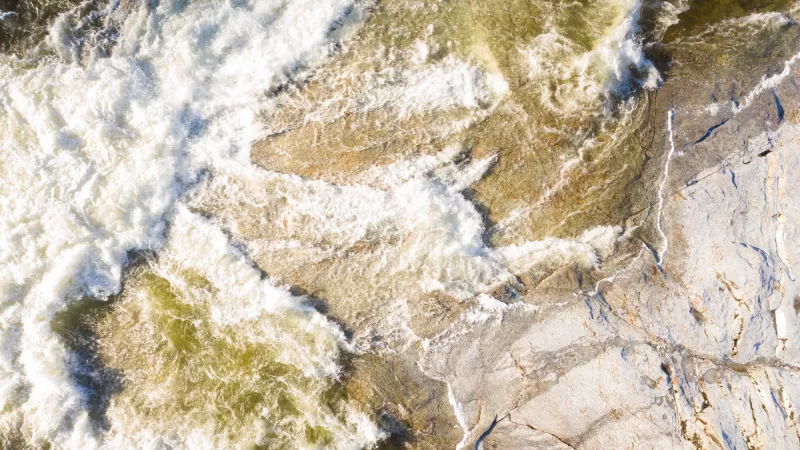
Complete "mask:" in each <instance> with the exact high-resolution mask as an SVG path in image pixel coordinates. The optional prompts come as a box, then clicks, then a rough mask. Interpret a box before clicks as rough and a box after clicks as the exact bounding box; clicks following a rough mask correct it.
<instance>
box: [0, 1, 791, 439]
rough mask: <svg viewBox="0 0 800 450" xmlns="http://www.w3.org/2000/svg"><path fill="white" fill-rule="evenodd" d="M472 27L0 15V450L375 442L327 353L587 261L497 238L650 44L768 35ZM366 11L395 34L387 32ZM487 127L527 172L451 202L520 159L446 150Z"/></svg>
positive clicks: (383, 432)
mask: <svg viewBox="0 0 800 450" xmlns="http://www.w3.org/2000/svg"><path fill="white" fill-rule="evenodd" d="M462 6H463V5H462ZM491 6H492V8H495V10H492V11H490V12H486V14H483V12H482V11H480V10H474V11H472V12H471V13H470V14H474V16H475V17H478V16H481V15H482V14H483V19H485V23H481V24H480V25H476V26H475V28H474V29H470V30H469V31H465V27H464V26H461V25H459V23H460V22H459V21H461V20H462V19H460V18H459V16H458V14H459V13H458V10H457V8H459V7H461V6H458V5H456V6H455V8H456V9H452V8H453V6H452V5H451V6H448V5H447V4H442V5H440V6H437V5H436V4H428V3H424V4H422V3H420V4H419V5H418V6H417V5H416V4H415V3H413V2H405V1H404V0H403V1H398V2H391V1H389V2H382V3H380V4H375V3H371V2H368V1H361V0H313V1H312V0H229V1H217V0H213V1H207V0H196V1H185V0H162V1H160V2H159V1H125V0H122V1H120V0H116V1H111V2H110V3H108V4H105V3H101V2H84V3H80V4H77V3H75V4H70V3H68V2H60V3H57V4H56V3H53V4H50V3H47V2H43V3H35V2H29V3H14V2H0V9H2V10H3V12H0V18H1V20H2V22H0V40H2V42H0V50H2V51H3V54H2V55H0V299H1V300H0V317H2V319H0V405H1V406H0V436H1V438H0V442H2V443H3V445H4V446H5V447H8V448H26V447H31V448H76V449H77V448H80V449H86V448H176V449H178V448H232V447H237V446H238V447H240V448H253V447H263V448H342V449H351V448H352V449H356V448H368V447H371V446H374V445H378V444H380V443H382V442H383V443H384V444H385V443H386V442H387V441H386V439H387V438H388V437H389V435H390V432H392V431H393V430H389V429H387V426H386V424H385V421H382V420H381V415H380V405H376V404H375V403H374V402H372V401H369V400H367V399H366V398H367V397H368V396H364V397H363V398H360V397H359V396H357V395H354V394H353V392H351V391H349V390H348V389H346V388H345V386H346V385H347V383H348V380H347V378H348V369H347V367H348V365H349V364H350V363H351V361H352V360H354V359H355V360H357V359H359V358H361V357H363V356H364V355H369V354H380V353H381V352H383V351H397V348H401V347H402V346H403V345H408V342H413V341H418V340H419V339H420V337H419V336H415V335H414V333H413V332H410V331H409V330H408V325H407V323H406V321H407V320H409V319H408V317H407V315H406V313H404V312H403V311H405V310H406V309H407V308H408V307H409V306H408V305H409V302H411V303H413V302H414V301H415V299H419V298H423V297H425V296H429V295H433V294H434V293H435V294H436V295H444V296H447V297H449V298H453V299H456V301H460V302H468V301H470V300H471V299H475V298H478V299H479V303H480V305H483V307H485V308H488V309H491V308H492V307H493V306H492V305H493V303H492V301H493V300H491V298H490V297H489V295H494V294H493V293H495V292H497V291H498V289H499V290H500V291H503V290H504V289H505V290H506V291H508V290H509V289H511V290H513V289H514V286H515V283H518V280H517V277H516V275H515V274H517V273H520V272H521V271H534V272H536V273H540V274H547V273H549V272H551V271H552V270H554V269H556V268H558V267H561V266H563V265H564V264H567V263H575V264H578V265H580V266H581V267H585V268H592V267H594V266H595V265H596V264H598V261H599V260H602V259H603V258H605V257H607V256H608V255H609V254H610V249H611V248H612V247H613V245H614V242H615V240H616V239H617V237H618V236H619V234H620V233H621V232H622V230H621V229H620V228H619V227H617V226H614V225H612V224H606V225H603V226H594V225H598V224H593V223H592V224H589V225H592V226H587V227H584V229H583V230H581V232H580V233H577V234H573V235H571V236H570V235H569V233H560V232H553V233H547V234H550V235H552V236H556V237H541V238H540V237H539V236H538V235H536V234H524V233H523V234H521V235H519V236H521V238H519V237H518V238H514V237H513V236H515V234H514V233H519V232H520V231H519V230H522V229H527V228H532V229H537V230H541V229H545V227H544V226H542V227H533V226H531V223H532V222H531V221H533V222H535V220H536V214H538V212H539V211H541V210H542V208H543V206H542V205H544V204H553V205H556V206H558V205H560V204H561V203H559V202H560V201H561V200H559V198H560V197H559V195H560V194H559V192H561V191H562V190H564V189H566V186H567V185H568V184H569V182H570V180H574V179H576V178H579V177H584V176H590V174H588V173H587V172H586V171H585V170H584V169H583V168H582V167H583V165H584V164H585V163H586V162H587V161H590V160H594V159H598V158H599V159H600V160H603V158H605V157H606V156H604V155H610V154H613V153H614V152H623V151H624V149H623V148H622V147H621V146H622V143H623V142H626V140H627V139H628V138H629V137H630V134H631V133H633V132H635V131H636V130H637V129H639V127H640V125H641V123H642V122H643V121H645V120H646V116H647V113H646V107H647V97H648V93H652V92H654V91H655V90H657V89H658V88H659V86H660V85H661V84H662V83H663V82H664V80H665V79H666V78H667V77H668V75H669V72H668V70H667V69H668V67H669V61H668V57H666V56H665V54H666V50H664V48H663V45H662V44H661V42H662V40H664V39H667V38H669V39H672V40H673V41H674V42H675V44H674V45H684V46H689V45H691V39H695V40H697V41H703V42H711V41H713V40H715V39H717V40H726V39H728V38H727V37H726V36H725V35H726V33H734V31H735V30H734V29H735V28H736V27H745V28H746V27H752V28H754V29H757V32H761V30H763V29H764V28H763V27H766V26H776V27H785V26H788V24H789V23H792V21H793V19H792V18H791V17H790V16H788V15H787V14H790V13H789V12H787V11H788V9H787V8H788V7H787V6H786V5H778V6H777V9H776V11H772V12H765V13H763V14H764V15H763V17H762V16H757V15H748V14H745V13H741V14H734V15H732V16H731V17H723V18H722V19H721V20H728V21H731V23H734V22H735V21H737V20H738V21H739V22H736V25H735V26H734V25H730V26H728V25H725V22H724V21H723V22H719V24H717V25H714V27H716V28H714V27H711V28H708V27H703V28H701V29H696V28H697V27H698V26H700V25H694V24H692V23H686V20H685V18H686V17H691V16H689V15H687V14H688V13H691V9H690V7H691V6H692V5H690V4H688V3H683V2H680V1H676V2H648V1H645V2H639V1H637V0H587V1H581V2H573V3H566V2H557V1H550V0H536V1H534V2H530V4H528V5H527V6H526V7H525V9H524V10H523V9H522V8H521V7H520V11H519V12H515V11H508V16H503V15H502V14H500V12H499V11H500V8H502V6H501V4H500V3H498V4H494V3H492V5H491ZM393 8H397V10H398V11H406V12H408V11H414V10H415V9H419V10H420V13H419V14H420V16H419V17H417V16H414V15H401V16H403V17H405V18H404V19H403V20H405V21H407V23H403V22H402V21H401V20H399V19H398V20H397V22H396V25H392V26H393V27H394V26H396V29H397V30H398V31H397V33H398V34H397V35H392V36H388V35H386V34H385V33H383V32H382V31H381V30H384V28H381V26H382V23H383V22H382V21H385V20H387V19H386V18H385V17H386V15H387V14H388V15H389V16H391V14H393V13H394V12H393V11H394V10H393ZM429 8H433V10H435V11H439V12H440V13H441V17H442V19H441V21H440V20H439V19H438V18H437V17H438V16H435V15H427V13H428V9H429ZM423 10H425V11H423ZM387 11H388V12H387ZM687 11H688V13H687ZM504 14H505V13H504ZM708 14H709V15H711V16H713V17H717V16H718V15H719V14H717V13H715V12H708ZM715 14H716V15H715ZM760 14H762V13H760ZM741 17H746V19H741ZM483 19H481V20H483ZM470 20H472V21H473V22H474V21H477V20H478V19H476V18H474V17H473V18H472V19H469V20H467V21H466V22H467V23H468V22H469V21H470ZM715 20H716V19H715ZM742 20H746V22H742ZM493 21H494V22H493ZM698 22H700V23H710V22H714V21H712V20H711V19H706V20H705V22H702V21H700V20H699V19H698ZM393 23H394V22H393ZM493 23H494V24H493ZM714 23H716V22H714ZM498 24H499V25H500V26H499V28H498V29H497V30H495V31H496V33H494V32H493V33H490V32H488V31H487V30H489V27H492V26H498ZM512 25H513V27H512ZM404 27H405V28H404ZM680 27H684V28H683V29H684V30H692V31H691V32H687V31H684V32H683V34H681V33H679V32H674V33H677V34H676V35H675V36H677V37H670V34H669V33H671V32H673V31H671V30H673V29H675V28H680ZM693 27H694V28H693ZM466 28H469V27H466ZM464 33H467V34H464ZM665 36H666V37H665ZM498 49H502V51H499V50H498ZM509 105H510V106H509ZM504 107H505V108H507V109H508V110H509V111H511V110H513V111H517V113H516V114H518V115H520V116H523V115H524V116H525V117H527V119H526V120H528V119H529V120H530V121H531V123H532V124H535V128H534V127H528V126H526V127H525V129H524V133H525V134H526V136H528V138H529V139H528V140H527V141H526V142H527V143H526V144H525V145H521V144H520V145H519V146H518V147H514V146H513V145H505V144H503V143H500V142H499V141H498V144H497V145H496V147H503V146H504V145H505V147H506V148H505V150H507V151H511V150H513V151H518V152H519V153H520V154H526V153H530V154H531V155H541V156H537V157H542V158H546V159H547V160H548V161H549V162H548V164H553V166H552V168H551V169H542V170H548V171H549V172H551V173H552V174H555V175H554V176H551V177H550V178H548V179H547V180H544V179H542V180H540V179H536V178H535V177H534V176H530V175H529V173H527V172H522V176H520V177H517V179H515V180H509V181H508V182H509V183H512V184H511V185H510V186H509V187H504V186H500V187H499V188H495V187H492V186H493V185H490V186H489V187H483V188H482V187H480V186H478V185H477V184H478V183H480V182H481V180H482V179H483V177H484V176H485V175H486V174H487V173H489V172H490V171H491V170H493V168H494V167H497V165H498V164H500V166H499V167H503V164H517V165H518V166H525V164H533V163H532V162H530V161H533V160H525V161H528V162H525V161H522V160H519V161H516V162H514V161H515V160H514V159H513V158H509V157H508V156H506V155H505V154H502V153H498V152H499V150H497V151H495V149H494V148H488V147H487V149H485V150H482V151H473V152H472V153H470V151H472V150H474V148H478V149H479V150H480V149H481V148H482V147H481V145H480V139H478V138H476V137H475V136H476V135H477V134H476V133H484V135H491V133H495V131H491V130H493V129H494V128H493V129H490V130H489V131H486V129H482V128H480V127H482V126H483V127H495V128H496V129H500V130H502V128H503V127H499V128H498V127H497V126H496V125H492V123H493V122H491V117H494V115H495V112H496V111H499V110H500V108H504ZM744 107H747V102H746V101H745V102H744V103H741V104H739V105H738V106H737V108H744ZM513 108H517V109H516V110H514V109H513ZM353 117H357V119H353V120H355V121H357V122H358V123H354V124H352V129H353V130H355V131H354V132H353V133H352V134H348V131H347V130H348V126H350V125H349V122H348V121H350V120H351V118H353ZM358 117H362V118H363V117H366V118H367V119H364V120H363V121H361V120H362V119H358ZM359 121H360V122H359ZM340 122H341V123H344V125H343V126H342V127H339V126H338V125H336V124H338V123H340ZM393 122H397V123H399V124H400V126H399V127H398V128H395V129H392V130H391V131H389V132H387V131H386V130H385V129H383V128H380V127H381V126H384V124H386V123H393ZM318 124H322V125H320V128H319V129H317V128H313V127H315V126H317V125H318ZM325 124H329V128H328V129H326V125H325ZM486 124H488V125H486ZM481 130H483V131H481ZM517 130H519V128H514V129H513V132H517ZM469 133H473V135H470V134H469ZM423 137H424V139H423ZM462 138H463V139H462ZM281 139H283V140H281ZM326 139H328V140H330V141H326ZM509 139H512V138H509ZM526 139H527V138H526ZM333 140H335V141H336V142H334V143H330V142H331V141H333ZM264 142H266V144H264ZM318 142H322V144H320V145H321V146H327V147H328V148H330V149H335V148H336V145H340V144H342V143H344V144H342V145H347V146H349V147H350V148H355V149H357V151H355V152H354V153H353V154H348V156H347V157H346V158H345V157H341V158H339V157H334V158H332V157H331V155H330V154H327V155H326V154H324V153H319V152H317V151H316V150H315V149H314V147H311V143H313V144H314V145H316V144H317V143H318ZM476 142H477V144H476ZM510 142H512V143H513V142H514V141H510ZM520 142H521V141H520ZM395 143H399V144H397V145H398V146H401V147H403V149H401V150H398V151H397V152H395V153H392V152H390V151H388V150H387V151H386V152H384V153H381V154H380V155H377V154H376V153H373V152H372V149H374V148H383V149H387V148H390V147H391V146H392V145H395ZM259 146H260V147H259ZM296 146H300V147H303V146H306V147H307V150H306V151H301V152H298V153H293V152H294V151H295V147H296ZM434 147H435V148H436V149H435V151H431V150H429V149H432V148H434ZM418 149H421V150H418ZM251 150H252V151H253V152H254V154H253V155H251ZM256 150H257V152H256ZM548 150H550V151H551V152H552V153H548ZM331 151H332V152H333V153H335V150H331ZM256 153H257V155H256ZM468 153H469V155H468V156H465V155H467V154H468ZM290 154H293V156H292V155H290ZM254 155H255V156H254ZM353 155H355V156H353ZM387 155H389V156H387ZM548 155H549V156H548ZM617 155H619V153H618V154H617ZM256 156H257V158H256ZM623 156H624V154H623ZM614 157H617V156H614ZM620 157H622V156H620ZM326 158H327V159H326ZM253 159H257V160H258V165H255V164H253V163H252V161H251V160H253ZM498 161H499V162H498ZM543 164H544V163H543ZM614 164H615V165H617V166H618V167H616V168H614V170H613V171H611V172H614V173H616V171H619V170H620V168H621V169H623V170H624V169H625V168H626V167H630V164H632V163H630V162H628V161H622V162H621V163H618V164H617V163H614ZM626 164H628V165H626ZM525 167H527V166H525ZM542 167H545V166H542ZM548 167H549V166H548ZM604 170H605V169H603V170H602V171H601V172H602V173H603V174H605V173H606V172H604ZM611 172H609V173H611ZM534 175H535V173H534ZM603 176H605V175H603ZM608 177H609V178H610V177H611V175H608ZM544 181H547V182H546V183H545V182H544ZM513 183H521V184H520V185H519V186H526V185H530V189H529V191H530V192H525V191H521V190H520V189H518V188H517V186H518V185H517V184H513ZM598 186H599V184H598ZM504 189H507V190H509V191H514V192H515V193H514V194H511V197H512V198H513V199H514V200H513V201H510V202H509V203H508V205H502V206H499V207H498V211H506V212H505V213H504V214H503V216H502V217H497V218H496V219H497V220H487V217H486V213H485V211H484V210H483V209H482V206H481V201H483V202H484V203H491V199H492V198H493V197H492V195H494V194H493V192H501V191H503V190H504ZM584 191H586V190H584ZM586 192H587V193H588V194H587V195H593V194H592V192H594V191H593V189H589V190H588V191H586ZM476 198H477V200H476ZM479 200H480V201H479ZM554 217H555V215H554ZM570 217H571V216H570ZM568 219H569V217H565V216H558V219H557V220H555V219H554V222H553V224H555V225H553V224H550V225H548V226H556V225H557V226H558V227H560V226H567V225H569V224H571V222H567V221H568ZM559 221H560V225H559ZM565 224H567V225H565ZM569 226H572V225H569ZM548 229H550V228H548ZM552 229H553V230H556V229H558V228H552ZM543 232H544V231H543ZM509 236H512V237H509ZM301 281H302V282H301ZM304 283H305V284H304ZM312 285H313V286H315V287H314V288H313V289H312V288H309V287H308V286H312ZM311 291H313V294H314V295H313V296H310V295H304V294H307V293H308V292H311ZM487 294H489V295H487ZM328 301H330V302H331V303H332V304H333V305H334V306H332V308H333V309H334V311H333V314H327V310H326V307H325V303H326V302H328ZM336 305H338V306H336ZM487 305H488V306H487ZM365 310H370V311H373V312H374V311H378V313H377V314H371V315H369V314H367V315H364V314H365V313H363V311H365ZM475 320H481V318H480V315H478V316H475ZM387 349H388V350H387Z"/></svg>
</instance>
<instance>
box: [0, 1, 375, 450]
mask: <svg viewBox="0 0 800 450" xmlns="http://www.w3.org/2000/svg"><path fill="white" fill-rule="evenodd" d="M183 3H184V2H181V1H178V0H174V1H162V2H160V3H159V4H158V6H157V7H152V8H151V7H149V6H148V4H141V5H139V7H137V8H135V9H134V10H132V11H131V12H130V16H129V17H127V19H126V20H125V21H124V24H123V25H122V27H121V29H120V32H119V39H118V42H117V45H116V47H115V49H114V53H113V55H112V56H111V57H109V58H98V59H95V60H92V61H89V62H88V63H87V64H86V65H85V66H79V65H77V64H76V63H74V61H76V60H77V58H76V56H75V55H77V48H76V47H75V45H76V44H75V43H74V42H73V41H72V40H71V39H69V32H70V30H69V29H68V27H67V22H66V20H63V19H62V20H57V21H56V24H55V25H54V26H53V28H52V30H51V33H50V39H49V42H50V44H51V45H52V46H53V48H54V49H55V50H56V52H57V54H58V55H60V57H61V58H62V59H61V60H48V61H42V62H41V64H40V65H39V66H38V67H36V68H33V69H30V68H26V67H23V66H21V65H20V63H18V62H16V61H15V60H13V59H11V58H7V57H4V59H3V60H2V64H0V146H2V148H3V161H2V164H0V217H2V220H1V221H0V242H2V243H3V245H2V246H0V271H1V272H2V273H3V274H4V275H3V276H2V278H0V283H2V285H1V286H0V292H2V293H4V294H6V296H5V297H4V298H3V303H2V314H3V315H4V316H6V319H7V320H6V321H4V324H3V326H2V328H1V329H0V340H1V341H2V347H3V349H4V351H3V353H2V361H0V367H2V371H0V393H2V394H3V397H2V398H0V405H1V406H2V407H1V408H0V409H2V411H5V412H4V413H3V414H2V424H3V425H4V426H9V427H12V426H14V424H15V423H19V421H20V417H19V414H20V411H22V414H23V416H24V419H22V420H24V423H25V428H24V429H23V431H24V433H25V434H26V435H29V436H30V438H31V439H32V440H33V442H34V443H42V442H44V441H46V440H49V441H51V442H52V443H53V444H54V445H55V446H57V447H72V448H91V447H93V446H96V445H99V444H100V443H101V441H100V440H99V439H100V434H99V432H98V431H97V430H95V429H93V427H92V426H91V425H90V424H89V423H88V417H87V414H86V411H85V404H84V401H83V399H84V394H83V392H82V390H81V388H79V387H78V386H76V385H75V383H74V381H73V380H72V379H71V377H70V375H69V371H68V367H67V358H68V352H67V350H66V349H65V348H64V346H63V344H62V343H61V342H60V340H59V338H58V336H57V335H56V334H55V333H54V332H53V331H52V329H51V328H50V320H51V319H52V318H53V316H54V314H55V313H56V312H57V311H59V310H61V309H62V308H64V307H65V306H66V305H67V304H69V303H70V302H73V301H75V300H77V299H79V298H81V297H83V296H85V295H91V296H95V297H101V298H102V297H104V296H107V295H109V294H111V293H114V292H117V291H118V290H119V289H120V279H121V274H122V268H123V265H124V264H125V262H126V260H127V256H126V255H127V252H128V251H130V250H139V249H153V250H157V249H159V248H160V247H161V246H162V245H163V243H164V236H165V229H166V223H165V221H164V217H165V214H167V213H168V212H169V211H170V210H171V208H172V207H173V205H174V204H175V201H176V200H177V199H178V198H179V197H180V196H181V195H182V194H183V192H184V189H185V187H186V186H187V184H189V183H192V182H194V181H195V180H197V178H198V176H199V175H200V174H201V173H202V171H203V170H205V169H208V168H213V167H217V166H224V165H227V164H231V163H235V162H237V161H248V159H249V154H248V153H249V147H250V144H251V143H252V142H253V140H255V139H257V138H259V137H260V135H261V125H260V124H259V121H258V118H257V113H258V111H259V110H260V109H261V108H263V107H265V106H266V105H267V104H266V103H265V97H264V93H265V92H267V91H268V90H270V89H272V88H274V87H276V86H278V85H280V84H281V83H285V82H287V81H288V80H289V79H290V77H291V76H299V75H296V74H295V75H293V74H294V73H295V72H296V71H297V70H298V68H302V67H311V66H313V65H314V64H317V63H319V62H320V61H322V60H323V58H324V57H325V56H326V55H327V54H328V53H329V52H330V49H331V44H332V43H333V42H334V41H335V40H337V39H339V38H341V37H342V36H343V35H344V34H345V33H347V32H348V30H349V29H351V27H350V25H349V24H350V22H351V21H353V20H354V19H358V18H359V9H358V5H357V4H354V3H353V2H352V1H350V0H327V1H310V0H296V1H275V0H272V1H257V2H250V3H248V4H244V3H245V2H239V3H242V5H239V6H237V5H238V3H236V2H225V3H221V2H212V1H201V2H192V3H190V4H188V5H184V4H183ZM348 11H350V12H351V13H350V14H349V15H348V14H346V13H347V12H348ZM334 24H338V25H340V26H339V27H338V29H337V30H335V31H332V25H334ZM197 256H201V255H197ZM282 301H283V302H285V303H291V299H290V298H289V297H288V296H287V295H285V294H284V296H283V297H282ZM220 317H221V318H222V319H220V320H223V319H224V320H233V319H232V318H231V317H227V316H225V314H222V313H221V316H220ZM325 370H326V371H328V372H330V370H331V369H330V368H327V369H325ZM20 403H21V404H22V406H21V408H20V406H19V404H20Z"/></svg>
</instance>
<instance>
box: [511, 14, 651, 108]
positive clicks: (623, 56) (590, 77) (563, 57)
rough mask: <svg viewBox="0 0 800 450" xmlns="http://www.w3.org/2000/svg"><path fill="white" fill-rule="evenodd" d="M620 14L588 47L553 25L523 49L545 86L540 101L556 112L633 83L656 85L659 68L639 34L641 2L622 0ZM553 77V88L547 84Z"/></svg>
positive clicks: (603, 98)
mask: <svg viewBox="0 0 800 450" xmlns="http://www.w3.org/2000/svg"><path fill="white" fill-rule="evenodd" d="M614 7H616V8H618V9H619V11H620V12H619V14H618V16H617V18H616V20H615V22H614V24H613V25H611V26H610V27H609V28H608V29H607V30H606V31H605V33H604V34H603V35H602V36H601V37H600V38H599V39H597V40H596V41H595V43H594V45H593V47H592V48H590V49H585V48H584V47H583V46H581V45H579V44H578V43H577V42H575V41H573V40H571V39H569V38H568V37H566V36H565V35H564V34H562V33H561V32H560V31H559V30H558V29H557V28H555V27H554V26H552V25H550V27H549V28H548V29H547V31H546V32H545V33H542V34H540V35H539V36H537V37H536V38H534V39H533V42H532V43H531V45H529V46H527V47H525V48H523V49H521V52H522V54H523V55H524V56H525V57H526V58H527V60H528V64H529V66H530V73H529V77H530V78H531V79H532V80H534V81H535V82H537V83H540V84H541V86H542V92H541V96H540V97H541V101H542V104H543V105H544V106H546V107H547V108H548V109H550V110H551V111H552V112H555V113H557V114H565V115H572V114H580V113H583V112H584V110H585V109H586V108H587V107H589V106H591V105H594V104H597V103H598V102H600V103H601V104H602V103H603V102H605V103H607V102H608V100H610V98H611V96H616V97H618V98H620V97H626V96H627V95H629V94H630V93H631V92H632V91H633V89H634V88H636V87H637V86H640V87H642V88H645V89H655V88H656V87H658V85H659V83H660V82H661V76H660V74H659V73H658V70H656V68H655V67H654V66H653V64H652V62H651V61H650V60H648V59H647V58H646V57H645V56H644V53H643V50H642V45H641V43H640V42H639V40H638V37H637V34H638V33H639V26H638V21H639V14H640V9H641V2H639V1H637V0H619V2H615V4H614ZM552 82H555V86H556V87H555V90H554V91H553V90H551V89H550V88H549V86H550V84H551V83H552Z"/></svg>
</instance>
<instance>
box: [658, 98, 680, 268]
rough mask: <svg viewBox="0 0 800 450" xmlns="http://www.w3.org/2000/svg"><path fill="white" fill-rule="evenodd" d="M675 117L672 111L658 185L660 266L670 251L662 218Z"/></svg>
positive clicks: (673, 146) (668, 119)
mask: <svg viewBox="0 0 800 450" xmlns="http://www.w3.org/2000/svg"><path fill="white" fill-rule="evenodd" d="M674 117H675V112H674V111H673V110H670V111H669V112H668V113H667V132H668V133H669V151H668V152H667V157H666V158H665V160H664V174H663V176H662V178H661V183H659V185H658V215H657V216H656V229H657V230H658V234H659V235H660V236H661V249H660V250H659V251H658V261H657V262H658V265H659V266H660V265H662V264H664V254H666V253H667V249H669V239H667V235H666V233H664V229H663V228H662V226H661V218H662V217H663V216H664V189H666V187H667V184H668V183H669V165H670V163H671V162H672V158H673V156H674V155H675V138H674V136H673V132H672V119H673V118H674Z"/></svg>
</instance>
